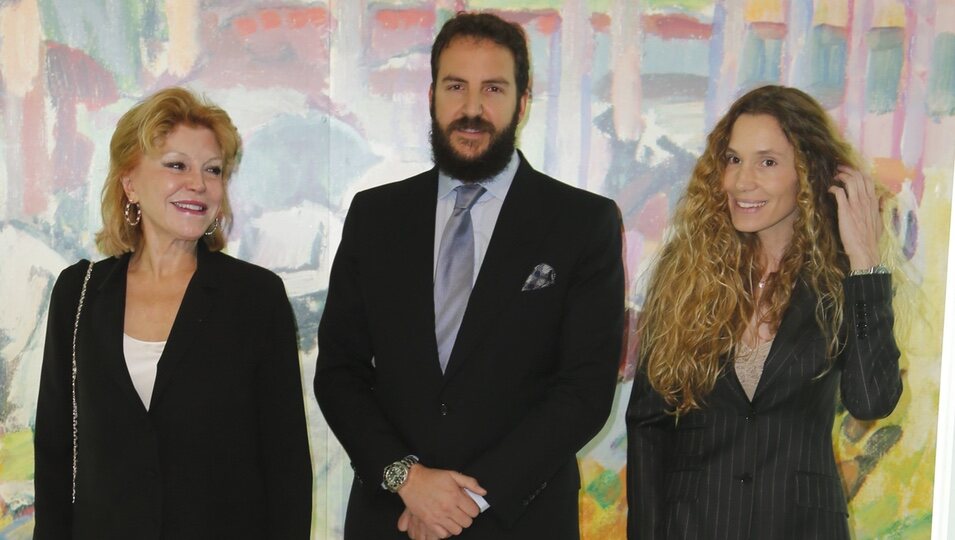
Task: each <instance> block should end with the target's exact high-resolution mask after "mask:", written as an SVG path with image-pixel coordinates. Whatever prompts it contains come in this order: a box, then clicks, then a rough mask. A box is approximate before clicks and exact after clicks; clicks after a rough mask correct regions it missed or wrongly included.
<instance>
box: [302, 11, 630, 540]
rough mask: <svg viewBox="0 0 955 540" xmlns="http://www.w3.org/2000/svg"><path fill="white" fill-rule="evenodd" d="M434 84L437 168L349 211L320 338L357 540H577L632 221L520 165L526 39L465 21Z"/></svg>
mask: <svg viewBox="0 0 955 540" xmlns="http://www.w3.org/2000/svg"><path fill="white" fill-rule="evenodd" d="M431 77H432V79H431V86H430V89H429V91H428V96H429V101H430V109H431V120H432V126H431V145H432V151H433V157H434V163H435V167H434V168H433V169H431V170H430V171H427V172H424V173H421V174H419V175H417V176H414V177H412V178H408V179H406V180H403V181H400V182H395V183H392V184H387V185H384V186H381V187H377V188H374V189H370V190H367V191H364V192H361V193H359V194H357V195H356V196H355V198H354V200H353V201H352V204H351V207H350V209H349V211H348V217H347V218H346V220H345V226H344V230H343V233H342V241H341V244H340V245H339V248H338V253H337V254H336V257H335V262H334V264H333V266H332V272H331V278H330V284H329V289H328V298H327V302H326V305H325V311H324V314H323V316H322V322H321V325H320V327H319V331H318V340H319V353H318V364H317V371H316V374H315V395H316V397H317V398H318V402H319V405H320V406H321V409H322V412H323V414H324V415H325V418H326V420H327V422H328V425H329V426H330V427H331V429H332V431H333V432H334V433H335V435H336V436H337V437H338V439H339V441H340V442H341V443H342V445H343V446H344V448H345V450H346V452H347V453H348V455H349V457H350V459H351V461H352V467H353V468H354V470H355V480H354V483H353V486H352V490H351V495H350V497H349V502H348V510H347V515H346V519H345V538H346V539H348V540H351V539H375V540H378V539H387V538H402V537H411V538H413V539H416V540H420V539H427V538H448V537H449V536H452V535H460V536H461V538H464V539H494V540H500V539H509V538H520V539H528V538H547V539H576V538H579V525H578V503H577V501H578V492H579V490H580V475H579V473H578V467H577V461H576V452H577V451H578V450H579V449H580V448H581V447H583V446H584V445H585V444H586V443H587V442H588V441H589V440H590V439H591V438H592V437H593V436H594V435H595V434H596V433H597V432H598V431H599V430H600V428H601V427H602V426H603V424H604V422H605V421H606V419H607V416H608V415H609V413H610V407H611V402H612V399H613V394H614V385H615V382H616V373H617V366H618V361H619V358H620V349H621V338H622V331H623V300H624V272H623V263H622V259H621V231H622V228H621V223H620V217H619V211H618V209H617V207H616V205H615V204H614V203H613V202H612V201H610V200H609V199H606V198H603V197H600V196H597V195H594V194H592V193H588V192H586V191H582V190H580V189H577V188H574V187H571V186H568V185H566V184H563V183H561V182H559V181H557V180H554V179H553V178H550V177H548V176H546V175H544V174H541V173H539V172H537V171H535V170H534V169H533V168H532V167H531V166H530V165H529V164H528V162H527V160H526V159H525V158H524V156H523V155H522V154H521V153H520V152H519V151H517V150H516V148H515V144H516V139H517V130H518V126H519V125H520V123H521V120H522V119H523V118H524V114H525V112H526V110H527V102H528V99H529V98H530V62H529V57H528V52H527V39H526V36H525V34H524V32H523V30H522V29H521V27H520V26H518V25H516V24H513V23H509V22H506V21H504V20H502V19H501V18H499V17H497V16H495V15H491V14H485V13H459V14H458V15H457V16H455V17H454V18H452V19H450V20H449V21H448V22H447V23H446V24H445V25H444V26H443V27H442V29H441V31H440V32H439V34H438V36H437V37H436V39H435V42H434V45H433V47H432V50H431Z"/></svg>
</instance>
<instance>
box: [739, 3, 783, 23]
mask: <svg viewBox="0 0 955 540" xmlns="http://www.w3.org/2000/svg"><path fill="white" fill-rule="evenodd" d="M744 19H745V20H746V22H749V23H752V22H773V23H784V22H786V13H785V9H784V5H783V2H782V0H749V1H748V2H746V12H745V14H744Z"/></svg>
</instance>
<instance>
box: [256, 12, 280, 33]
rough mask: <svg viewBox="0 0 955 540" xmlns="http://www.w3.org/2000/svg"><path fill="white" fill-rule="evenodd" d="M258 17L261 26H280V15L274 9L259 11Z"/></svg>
mask: <svg viewBox="0 0 955 540" xmlns="http://www.w3.org/2000/svg"><path fill="white" fill-rule="evenodd" d="M259 19H260V20H261V21H262V28H265V29H266V30H273V29H275V28H279V27H280V26H282V16H281V15H279V13H278V12H277V11H274V10H264V11H262V12H261V13H259Z"/></svg>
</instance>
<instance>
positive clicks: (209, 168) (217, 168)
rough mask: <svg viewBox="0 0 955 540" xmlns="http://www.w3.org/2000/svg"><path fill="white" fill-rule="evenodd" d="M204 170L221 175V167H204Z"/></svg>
mask: <svg viewBox="0 0 955 540" xmlns="http://www.w3.org/2000/svg"><path fill="white" fill-rule="evenodd" d="M206 172H207V173H209V174H214V175H216V176H222V167H206Z"/></svg>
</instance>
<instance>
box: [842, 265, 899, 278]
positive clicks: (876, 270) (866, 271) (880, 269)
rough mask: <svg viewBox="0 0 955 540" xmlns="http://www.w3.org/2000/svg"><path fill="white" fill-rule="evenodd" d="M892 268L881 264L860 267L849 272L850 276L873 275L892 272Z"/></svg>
mask: <svg viewBox="0 0 955 540" xmlns="http://www.w3.org/2000/svg"><path fill="white" fill-rule="evenodd" d="M891 273H892V272H891V270H889V269H888V268H886V267H885V266H883V265H881V264H877V265H875V266H871V267H869V268H860V269H859V270H852V271H850V272H849V277H853V276H871V275H873V274H891Z"/></svg>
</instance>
